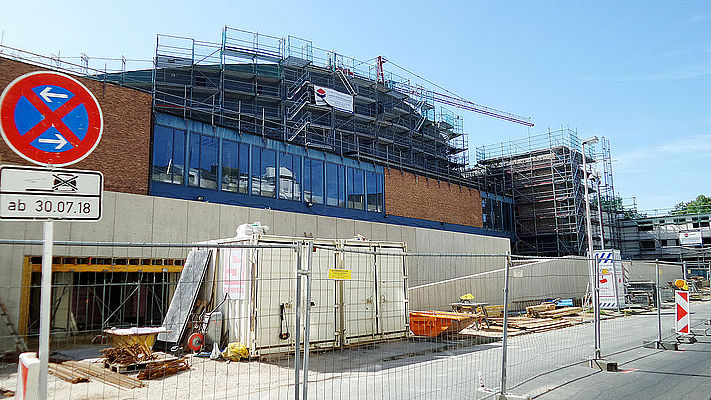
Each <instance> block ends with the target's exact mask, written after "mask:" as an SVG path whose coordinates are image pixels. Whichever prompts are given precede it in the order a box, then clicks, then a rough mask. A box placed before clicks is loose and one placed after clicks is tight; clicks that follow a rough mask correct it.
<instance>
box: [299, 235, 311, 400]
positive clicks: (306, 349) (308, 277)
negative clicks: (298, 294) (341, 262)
mask: <svg viewBox="0 0 711 400" xmlns="http://www.w3.org/2000/svg"><path fill="white" fill-rule="evenodd" d="M306 251H308V254H307V255H306V269H305V270H304V275H306V304H305V305H304V307H306V314H305V316H304V319H306V329H305V330H304V366H303V367H304V386H303V388H302V389H303V394H302V395H301V398H302V399H304V400H306V399H308V398H309V397H308V388H309V347H310V342H309V335H310V334H311V279H312V278H313V276H312V275H311V272H312V271H313V268H312V266H313V257H314V242H311V241H309V247H307V248H306Z"/></svg>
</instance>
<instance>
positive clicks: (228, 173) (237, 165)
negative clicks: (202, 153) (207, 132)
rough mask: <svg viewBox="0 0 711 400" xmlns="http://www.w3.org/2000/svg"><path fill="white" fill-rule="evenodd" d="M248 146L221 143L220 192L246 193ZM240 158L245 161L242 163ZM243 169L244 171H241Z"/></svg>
mask: <svg viewBox="0 0 711 400" xmlns="http://www.w3.org/2000/svg"><path fill="white" fill-rule="evenodd" d="M248 151H249V146H247V145H244V144H241V143H237V142H233V141H231V140H223V141H222V190H224V191H228V192H236V193H247V184H248V180H247V176H248V175H249V152H248ZM242 157H245V158H246V159H247V160H246V162H243V160H242ZM242 168H244V169H242Z"/></svg>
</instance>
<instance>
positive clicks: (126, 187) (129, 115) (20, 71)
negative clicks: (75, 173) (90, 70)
mask: <svg viewBox="0 0 711 400" xmlns="http://www.w3.org/2000/svg"><path fill="white" fill-rule="evenodd" d="M43 70H47V68H42V67H36V66H33V65H29V64H25V63H22V62H17V61H13V60H9V59H6V58H1V57H0V92H2V91H3V90H5V87H6V86H7V85H8V84H9V83H10V82H12V81H13V80H14V79H15V78H17V77H19V76H21V75H24V74H26V73H28V72H34V71H43ZM78 80H79V81H80V82H81V83H82V84H83V85H84V86H86V87H87V88H88V89H89V90H91V92H92V93H93V94H94V96H95V97H96V99H97V100H98V101H99V105H100V106H101V110H102V113H103V117H104V131H103V135H102V139H101V142H99V145H98V146H97V147H96V149H95V150H94V152H93V153H91V155H89V156H88V157H87V158H85V159H84V160H82V161H80V162H79V163H77V164H73V165H71V166H68V167H67V168H76V169H88V170H98V171H101V172H102V173H103V174H104V189H105V190H111V191H115V192H125V193H135V194H148V179H149V168H150V160H149V158H150V139H151V135H150V132H151V95H150V93H144V92H140V91H137V90H133V89H128V88H124V87H120V86H117V85H113V84H108V83H103V82H99V81H95V80H91V79H84V78H78ZM0 163H3V164H20V165H28V164H30V163H29V162H28V161H26V160H24V159H23V158H21V157H20V156H18V155H17V154H15V153H14V152H13V151H12V150H11V149H10V148H9V147H8V146H7V145H6V144H5V142H4V141H1V140H0Z"/></svg>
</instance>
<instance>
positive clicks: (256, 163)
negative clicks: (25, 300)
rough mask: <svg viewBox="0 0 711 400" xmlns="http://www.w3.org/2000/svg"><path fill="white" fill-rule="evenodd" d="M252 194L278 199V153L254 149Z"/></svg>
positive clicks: (258, 148) (259, 148)
mask: <svg viewBox="0 0 711 400" xmlns="http://www.w3.org/2000/svg"><path fill="white" fill-rule="evenodd" d="M252 194H253V195H255V196H262V197H272V198H275V197H276V151H274V150H269V149H263V148H261V147H256V146H254V147H252Z"/></svg>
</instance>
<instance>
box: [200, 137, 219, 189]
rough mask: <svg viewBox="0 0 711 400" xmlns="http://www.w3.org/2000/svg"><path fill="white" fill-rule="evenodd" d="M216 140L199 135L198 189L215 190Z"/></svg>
mask: <svg viewBox="0 0 711 400" xmlns="http://www.w3.org/2000/svg"><path fill="white" fill-rule="evenodd" d="M217 166H218V164H217V139H216V138H214V137H211V136H204V135H200V187H202V188H206V189H217Z"/></svg>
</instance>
